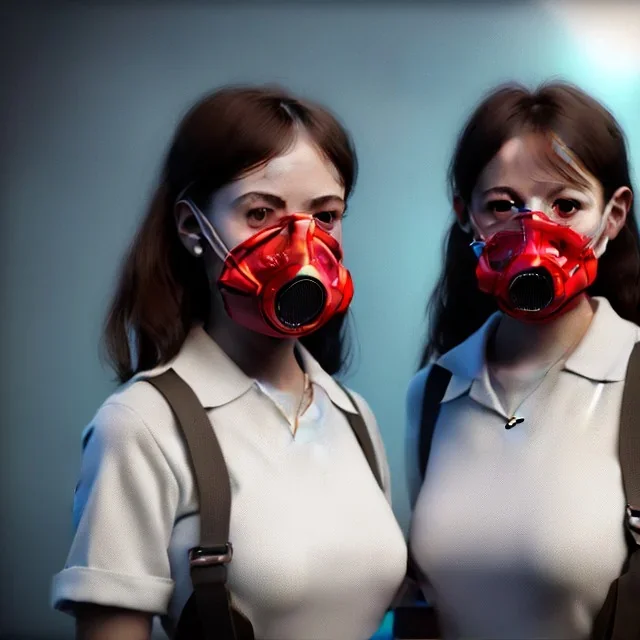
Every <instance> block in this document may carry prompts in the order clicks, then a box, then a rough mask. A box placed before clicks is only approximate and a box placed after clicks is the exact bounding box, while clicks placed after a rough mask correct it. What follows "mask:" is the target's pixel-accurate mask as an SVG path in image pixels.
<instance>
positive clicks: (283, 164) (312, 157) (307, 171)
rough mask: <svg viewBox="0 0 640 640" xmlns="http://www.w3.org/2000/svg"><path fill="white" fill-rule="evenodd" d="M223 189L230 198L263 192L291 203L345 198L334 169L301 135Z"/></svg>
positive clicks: (305, 137)
mask: <svg viewBox="0 0 640 640" xmlns="http://www.w3.org/2000/svg"><path fill="white" fill-rule="evenodd" d="M225 191H227V192H229V193H230V195H231V194H232V195H233V197H237V196H239V195H242V194H244V193H248V192H251V191H265V192H268V193H273V194H274V195H278V196H280V197H281V198H282V199H284V200H286V201H287V202H289V201H291V202H292V203H293V202H296V201H299V200H308V199H310V198H316V197H320V196H337V197H339V198H344V186H343V185H342V182H341V180H340V176H339V174H338V172H337V170H336V168H335V167H334V166H333V165H332V164H331V162H330V161H329V160H328V159H327V158H326V157H325V156H324V155H323V154H322V152H321V151H320V150H319V149H318V148H317V147H316V146H315V145H314V144H313V142H312V141H311V140H310V139H309V138H308V137H307V136H306V135H304V134H300V135H298V136H297V138H296V140H295V142H294V144H293V145H292V146H291V148H290V149H288V150H287V152H286V153H284V154H282V155H280V156H277V157H275V158H273V159H272V160H270V161H269V162H267V163H266V164H265V165H263V166H261V167H259V168H257V169H255V170H254V171H251V172H250V173H247V174H246V175H244V176H242V177H241V178H240V179H238V180H236V181H235V182H233V183H232V184H230V185H228V187H227V188H225Z"/></svg>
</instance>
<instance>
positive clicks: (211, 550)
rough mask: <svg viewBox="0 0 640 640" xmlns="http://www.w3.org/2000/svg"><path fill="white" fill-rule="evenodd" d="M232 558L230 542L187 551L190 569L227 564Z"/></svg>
mask: <svg viewBox="0 0 640 640" xmlns="http://www.w3.org/2000/svg"><path fill="white" fill-rule="evenodd" d="M232 557H233V547H232V546H231V543H230V542H227V543H226V544H223V545H218V546H215V547H193V548H192V549H189V565H190V566H191V567H212V566H215V565H219V564H229V563H230V562H231V558H232Z"/></svg>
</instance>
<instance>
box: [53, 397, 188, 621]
mask: <svg viewBox="0 0 640 640" xmlns="http://www.w3.org/2000/svg"><path fill="white" fill-rule="evenodd" d="M83 441H84V444H85V446H84V450H83V454H82V465H81V472H80V479H79V482H78V484H77V487H76V493H75V498H74V525H75V528H76V531H75V535H74V538H73V542H72V544H71V549H70V551H69V555H68V558H67V562H66V565H65V568H64V569H63V570H62V571H61V572H60V573H58V574H57V575H56V576H54V579H53V585H52V604H53V606H54V607H55V608H56V609H60V610H66V611H69V610H70V609H71V607H70V605H71V604H72V603H75V602H86V603H92V604H99V605H104V606H114V607H122V608H126V609H132V610H136V611H144V612H149V613H155V614H160V615H161V614H164V613H166V611H167V607H168V604H169V600H170V598H171V595H172V593H173V587H174V583H173V580H172V579H171V571H170V565H169V556H168V552H167V550H168V547H169V542H170V539H171V533H172V530H173V524H174V521H175V514H176V509H177V504H178V496H179V491H178V485H177V482H176V478H175V475H174V474H173V473H172V470H171V468H170V466H169V464H168V463H167V460H166V458H165V456H164V454H163V452H162V451H161V449H160V447H159V446H158V444H157V442H156V440H155V439H154V438H153V436H152V434H151V432H150V431H149V429H148V427H147V426H146V425H145V423H144V421H143V420H142V419H141V417H140V416H139V415H138V414H137V413H136V412H135V411H134V410H133V409H131V408H130V407H128V406H126V405H124V404H119V403H116V402H109V403H107V404H105V405H103V406H102V407H101V409H100V410H99V411H98V413H97V414H96V416H95V418H94V420H93V422H92V423H91V424H90V425H89V427H88V428H87V430H86V431H85V434H84V437H83Z"/></svg>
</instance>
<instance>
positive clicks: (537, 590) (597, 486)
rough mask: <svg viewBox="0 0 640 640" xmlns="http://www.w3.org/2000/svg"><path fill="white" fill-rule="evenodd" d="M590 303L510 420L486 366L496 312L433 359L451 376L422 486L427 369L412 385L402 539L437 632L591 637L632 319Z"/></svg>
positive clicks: (619, 547) (615, 551) (609, 574)
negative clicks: (509, 424) (419, 573)
mask: <svg viewBox="0 0 640 640" xmlns="http://www.w3.org/2000/svg"><path fill="white" fill-rule="evenodd" d="M595 301H596V303H597V310H596V313H595V316H594V319H593V321H592V323H591V325H590V327H589V329H588V332H587V334H586V335H585V337H584V338H583V339H582V341H581V343H580V344H579V345H578V347H577V349H576V350H575V351H574V352H573V354H572V355H571V356H570V357H569V359H568V360H567V362H566V363H565V366H564V368H563V369H562V371H560V372H559V373H558V374H557V375H556V376H555V377H551V376H550V377H549V378H548V379H547V380H545V381H543V383H542V384H541V385H540V386H539V387H538V388H537V389H536V390H535V391H534V392H533V393H532V394H531V395H530V396H529V397H528V398H527V399H526V400H525V401H524V403H523V404H522V405H521V407H520V408H519V409H518V411H517V416H518V417H522V418H524V422H522V423H521V424H519V425H517V426H515V427H513V428H512V429H510V430H506V429H505V423H506V421H507V419H508V418H509V417H510V416H507V415H506V414H504V413H503V411H502V409H501V407H500V403H499V402H498V401H497V398H496V396H495V394H494V393H493V390H492V389H491V385H490V380H489V376H488V375H487V367H486V363H485V346H486V339H487V337H488V336H489V335H490V333H491V330H492V328H493V327H494V326H495V325H496V322H497V320H498V319H499V314H496V315H494V316H493V317H491V318H490V319H489V320H488V321H487V323H486V324H485V325H484V326H483V327H482V328H481V329H480V330H479V331H478V332H477V333H476V334H474V335H473V336H471V337H470V338H469V339H468V340H466V341H465V342H464V343H462V344H461V345H459V346H458V347H456V348H455V349H453V350H451V351H450V352H449V353H447V354H445V355H444V356H442V357H441V358H440V359H439V360H438V364H440V365H441V366H442V367H444V368H446V369H448V370H450V371H451V372H452V374H453V376H452V379H451V382H450V383H449V386H448V388H447V391H446V393H445V396H444V399H443V403H442V406H441V413H440V417H439V419H438V422H437V424H436V429H435V432H434V437H433V446H432V449H431V455H430V458H429V464H428V468H427V477H426V481H425V483H424V485H423V486H422V487H421V486H420V479H419V474H418V458H417V452H418V441H417V438H418V432H419V424H420V414H421V408H422V398H423V390H424V384H425V381H426V377H427V374H428V367H427V368H425V369H423V370H421V371H420V372H419V373H418V374H417V375H416V376H415V377H414V379H413V380H412V382H411V385H410V389H409V393H408V401H407V407H408V423H409V429H408V436H407V451H408V455H409V458H408V460H409V468H408V471H409V485H410V493H411V496H412V499H413V500H414V501H415V502H416V504H415V512H414V516H413V523H412V527H411V535H410V546H411V549H412V552H413V554H414V555H415V558H416V561H417V562H418V564H419V566H420V567H421V569H422V570H423V571H424V573H425V575H426V578H427V580H428V581H429V583H430V584H425V592H426V595H427V597H428V598H433V600H434V601H435V602H436V604H437V607H438V610H439V613H440V617H441V623H442V625H443V627H444V637H446V638H456V637H474V638H491V639H501V638H503V639H505V640H506V639H508V640H518V639H524V638H527V639H531V640H533V639H535V640H540V639H542V638H556V639H558V640H569V639H572V638H587V637H588V635H589V631H590V629H591V626H592V624H593V620H594V618H595V616H596V614H597V613H598V611H599V609H600V607H601V606H602V604H603V602H604V599H605V596H606V594H607V590H608V588H609V585H610V583H611V581H612V580H614V579H615V578H616V577H617V576H618V575H619V574H620V571H621V568H622V564H623V561H624V558H625V554H626V547H625V542H624V537H623V518H624V507H625V499H624V493H623V488H622V482H621V472H620V464H619V460H618V452H617V446H618V432H619V416H620V406H621V400H622V390H623V386H624V379H625V375H626V367H627V364H628V360H629V356H630V354H631V351H632V349H633V346H634V344H635V343H636V342H637V341H638V340H640V329H639V328H638V327H637V326H636V325H635V324H632V323H630V322H627V321H625V320H623V319H621V318H620V317H619V316H618V315H617V314H616V313H615V312H614V311H613V309H612V308H611V306H610V304H609V303H608V302H607V300H605V299H603V298H596V299H595ZM638 606H640V602H639V603H638Z"/></svg>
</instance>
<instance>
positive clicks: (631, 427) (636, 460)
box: [591, 343, 640, 640]
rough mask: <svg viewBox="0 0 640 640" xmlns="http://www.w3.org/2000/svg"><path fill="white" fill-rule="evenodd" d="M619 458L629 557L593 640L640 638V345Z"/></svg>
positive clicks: (628, 383) (631, 368) (627, 389)
mask: <svg viewBox="0 0 640 640" xmlns="http://www.w3.org/2000/svg"><path fill="white" fill-rule="evenodd" d="M618 455H619V458H620V467H621V470H622V482H623V485H624V492H625V498H626V502H627V508H626V513H625V517H624V523H625V527H626V529H627V533H628V535H627V541H628V543H629V557H628V558H627V562H626V563H625V568H624V570H623V572H622V575H621V576H620V577H619V578H618V579H617V580H614V582H613V583H612V584H611V587H610V589H609V593H608V594H607V598H606V600H605V602H604V605H603V606H602V609H601V610H600V612H599V614H598V616H597V618H596V620H595V622H594V625H593V630H592V633H591V638H592V640H637V639H638V638H640V606H638V603H639V602H640V549H639V544H640V543H639V542H638V541H639V540H640V531H634V530H633V529H632V528H631V526H630V521H629V518H630V517H631V516H633V517H640V343H637V344H636V345H635V347H634V348H633V351H632V352H631V357H630V358H629V365H628V367H627V375H626V378H625V384H624V391H623V394H622V406H621V411H620V435H619V453H618Z"/></svg>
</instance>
